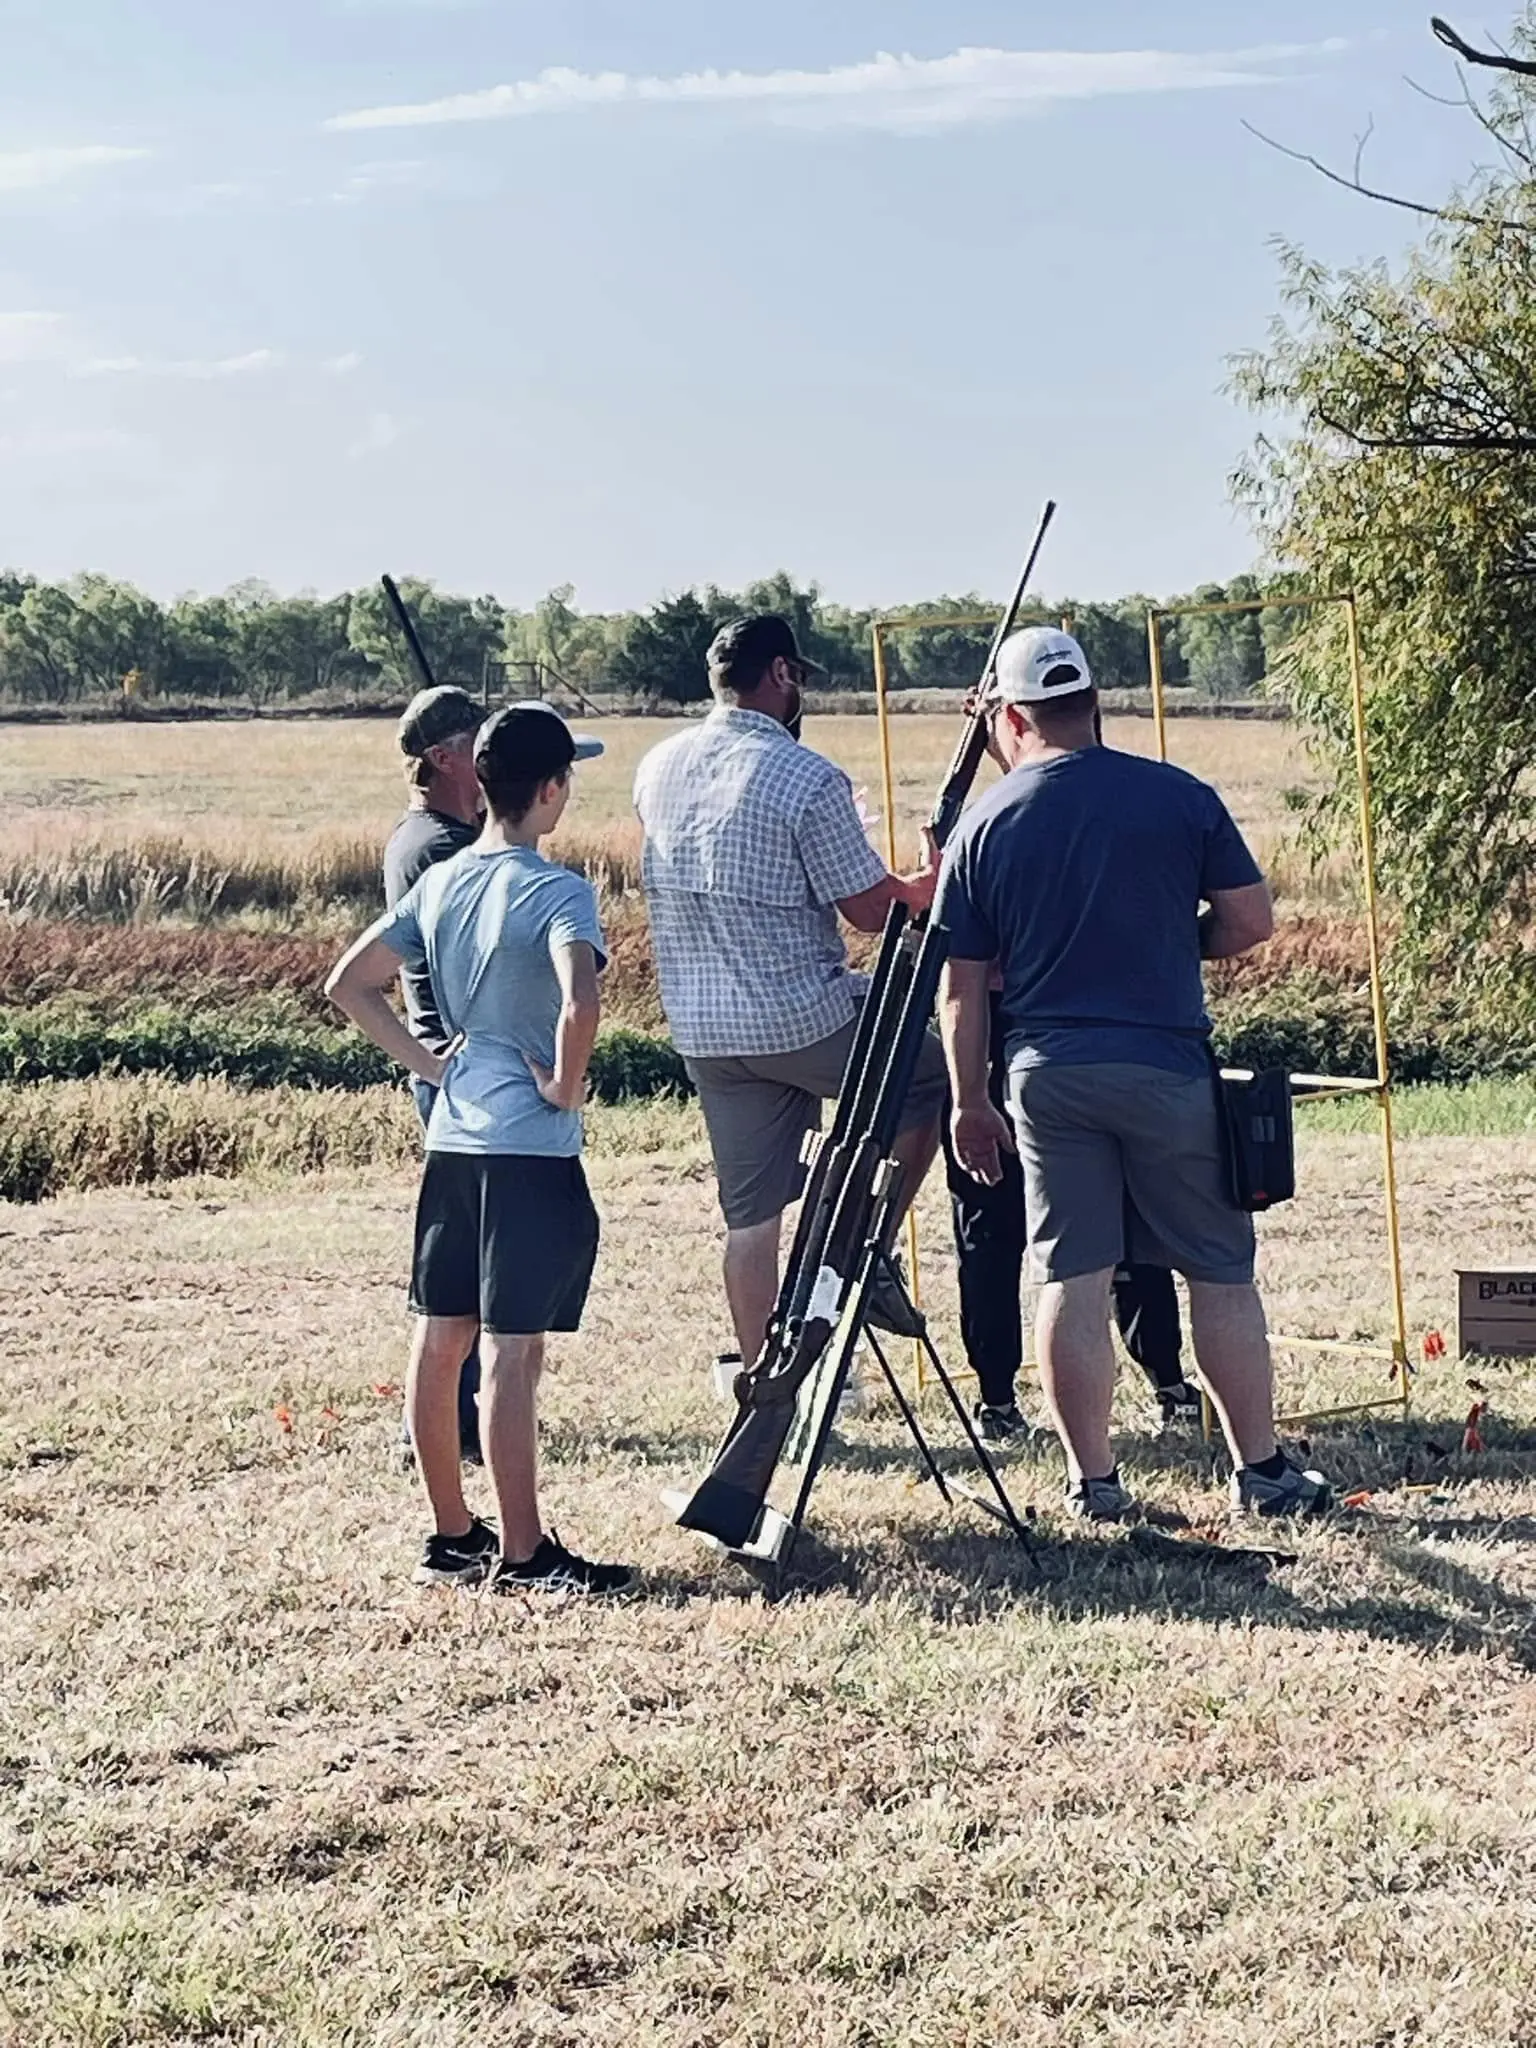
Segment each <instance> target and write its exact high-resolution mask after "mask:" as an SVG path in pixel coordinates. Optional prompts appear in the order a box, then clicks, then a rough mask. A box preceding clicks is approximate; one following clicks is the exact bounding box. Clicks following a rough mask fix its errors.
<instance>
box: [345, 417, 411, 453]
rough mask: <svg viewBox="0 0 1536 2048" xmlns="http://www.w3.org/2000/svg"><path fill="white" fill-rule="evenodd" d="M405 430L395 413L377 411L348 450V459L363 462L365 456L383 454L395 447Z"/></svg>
mask: <svg viewBox="0 0 1536 2048" xmlns="http://www.w3.org/2000/svg"><path fill="white" fill-rule="evenodd" d="M405 431H406V430H405V428H404V427H403V426H402V425H401V423H400V422H399V420H397V419H396V418H395V416H394V414H393V413H387V412H376V413H374V414H372V415H371V416H370V418H369V421H368V424H367V426H366V427H364V429H363V431H362V432H361V433H360V434H359V435H358V437H357V439H356V440H355V441H354V442H353V443H352V445H351V447H350V448H349V449H348V450H347V459H348V460H349V461H350V462H361V461H362V460H363V458H364V457H365V456H369V455H382V454H383V453H384V452H385V450H386V449H388V448H393V447H394V445H395V443H396V442H397V441H398V440H399V439H400V438H401V436H402V435H403V434H404V433H405Z"/></svg>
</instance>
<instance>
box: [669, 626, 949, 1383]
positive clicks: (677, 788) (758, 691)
mask: <svg viewBox="0 0 1536 2048" xmlns="http://www.w3.org/2000/svg"><path fill="white" fill-rule="evenodd" d="M708 660H709V682H710V688H711V690H712V691H713V693H714V696H715V700H716V703H715V708H714V710H713V711H711V712H710V714H709V716H708V717H707V718H706V719H705V720H704V721H703V722H702V724H699V725H695V726H690V727H689V729H688V730H687V731H686V732H682V733H679V734H677V735H676V736H675V737H674V738H672V739H669V740H664V741H663V742H662V744H661V745H660V746H659V747H654V748H652V750H651V752H650V753H648V754H647V755H646V757H645V759H644V760H643V761H642V762H641V763H640V769H639V773H638V774H637V776H636V778H635V808H636V810H637V811H638V812H639V814H640V821H641V823H642V825H643V826H644V828H645V854H644V868H643V873H644V881H645V894H646V901H647V904H648V906H649V909H650V916H651V933H652V937H653V940H654V943H655V948H656V971H657V977H658V979H659V981H660V985H661V1000H662V1007H663V1008H664V1009H665V1011H666V1014H667V1022H668V1024H669V1025H670V1027H671V1031H672V1038H673V1042H674V1043H675V1044H676V1046H677V1048H678V1050H679V1052H681V1053H682V1055H683V1057H684V1060H685V1062H686V1064H687V1068H688V1072H689V1074H690V1076H691V1077H692V1079H693V1082H694V1085H695V1087H696V1088H697V1089H698V1091H699V1100H700V1102H701V1104H702V1106H703V1110H704V1121H705V1125H706V1127H707V1129H708V1131H709V1138H710V1147H711V1150H712V1151H713V1153H714V1160H715V1174H716V1178H717V1181H718V1183H719V1190H720V1206H721V1209H722V1210H723V1212H724V1215H725V1225H726V1246H725V1291H726V1297H727V1299H728V1301H729V1303H730V1309H731V1319H732V1322H733V1323H734V1325H735V1329H736V1341H737V1345H738V1348H739V1350H740V1352H741V1356H742V1357H743V1358H744V1359H746V1360H748V1361H751V1360H753V1359H755V1358H756V1357H757V1356H758V1354H759V1353H760V1352H761V1350H762V1345H763V1336H764V1332H765V1330H766V1328H767V1324H768V1318H769V1316H770V1315H771V1313H772V1311H773V1305H774V1302H775V1300H776V1299H777V1296H778V1287H779V1232H780V1223H781V1220H782V1217H783V1212H784V1210H785V1208H786V1207H787V1206H788V1205H789V1203H791V1202H792V1201H794V1200H795V1199H796V1198H797V1196H798V1195H799V1193H800V1190H801V1186H802V1183H803V1178H804V1172H803V1167H802V1164H801V1151H802V1148H803V1145H804V1141H805V1134H806V1132H807V1131H809V1130H814V1129H815V1128H816V1126H817V1124H818V1123H819V1122H820V1117H821V1104H822V1102H824V1101H828V1100H830V1099H832V1098H833V1097H835V1096H836V1095H837V1093H838V1089H839V1086H840V1084H841V1082H842V1078H843V1069H844V1066H845V1065H846V1063H847V1059H848V1051H849V1047H850V1046H851V1044H852V1041H853V1034H854V1027H855V1024H856V1021H857V1018H858V1013H859V1005H860V1003H861V1002H862V1000H863V995H864V981H863V977H862V976H859V975H856V974H854V973H853V972H852V971H851V970H850V968H849V965H848V956H847V951H846V949H845V947H844V944H843V937H842V932H841V930H840V929H839V925H838V916H839V913H841V915H842V916H843V917H844V918H846V920H847V921H848V923H849V924H850V925H852V926H853V928H854V929H855V930H856V931H861V932H876V931H879V930H880V929H881V927H882V926H883V924H884V923H885V917H886V912H887V911H888V910H889V909H890V906H891V905H892V904H893V903H896V902H900V903H904V904H906V906H907V907H908V909H909V910H911V911H913V912H914V913H917V912H922V911H925V910H927V908H928V907H929V905H930V903H931V902H932V900H933V890H934V869H935V866H936V862H935V860H934V858H933V852H932V848H931V846H930V847H929V848H928V849H927V850H926V852H925V859H924V864H923V867H922V868H921V869H920V870H919V872H918V873H916V874H914V875H908V876H899V875H893V874H890V873H888V872H887V870H886V866H885V863H884V862H883V861H882V860H880V859H879V857H878V856H877V855H876V854H875V852H874V850H873V849H872V848H871V846H870V844H869V841H868V839H867V838H866V837H865V833H864V827H863V824H862V823H861V821H860V819H859V814H858V809H857V807H856V805H855V803H854V797H853V788H852V785H851V784H850V782H849V780H848V777H847V776H846V775H845V774H844V773H843V771H842V769H841V768H838V767H836V766H835V765H834V764H833V763H832V762H831V761H828V760H826V759H825V758H824V757H823V756H822V755H820V754H816V753H813V752H812V751H811V749H810V748H809V747H803V746H801V745H800V744H799V732H800V697H801V690H802V687H803V685H804V684H805V682H806V680H807V679H808V677H809V676H810V674H812V673H813V672H814V670H815V664H814V663H813V662H809V661H807V660H806V659H805V657H804V656H803V655H802V654H801V653H800V650H799V648H798V646H797V645H796V642H795V635H794V631H793V629H792V628H791V626H790V625H789V622H788V621H787V620H786V619H782V618H779V617H777V616H776V615H775V614H772V613H762V614H758V615H757V616H754V617H751V618H744V619H736V620H734V621H733V622H732V623H731V624H730V625H728V626H725V627H723V628H722V629H721V631H720V632H719V633H718V634H717V635H716V637H715V640H714V642H713V644H712V646H711V647H710V650H709V656H708ZM944 1089H945V1074H944V1058H943V1053H942V1051H941V1049H940V1047H939V1043H938V1040H937V1039H936V1038H935V1037H933V1036H932V1035H931V1034H930V1036H929V1038H928V1040H927V1041H926V1042H925V1044H924V1046H923V1050H922V1055H921V1057H920V1059H919V1061H918V1066H917V1072H916V1075H915V1077H914V1080H913V1083H912V1088H911V1092H910V1094H909V1096H908V1098H907V1102H906V1105H905V1109H904V1112H903V1116H902V1130H901V1136H900V1138H899V1139H898V1141H897V1144H896V1146H895V1154H896V1157H897V1158H898V1160H899V1161H900V1163H901V1165H902V1167H903V1169H904V1173H903V1188H904V1194H905V1197H906V1198H907V1199H908V1200H910V1198H911V1196H912V1195H913V1194H914V1193H915V1192H916V1190H917V1188H918V1186H919V1184H920V1183H921V1181H922V1178H923V1175H924V1174H925V1173H926V1172H927V1170H928V1167H929V1165H930V1163H931V1162H932V1159H933V1156H934V1152H935V1150H936V1148H937V1145H938V1128H939V1115H940V1111H941V1109H942V1106H943V1102H944ZM870 1320H871V1321H872V1322H877V1323H880V1324H882V1325H883V1326H884V1327H887V1328H896V1329H897V1330H898V1331H908V1332H910V1329H911V1324H910V1321H909V1319H908V1317H907V1315H906V1312H905V1307H904V1304H903V1303H902V1302H901V1300H900V1298H899V1295H898V1294H897V1293H896V1290H894V1289H891V1288H888V1287H887V1288H883V1289H880V1288H877V1293H876V1298H875V1300H874V1302H873V1303H872V1305H871V1312H870Z"/></svg>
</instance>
